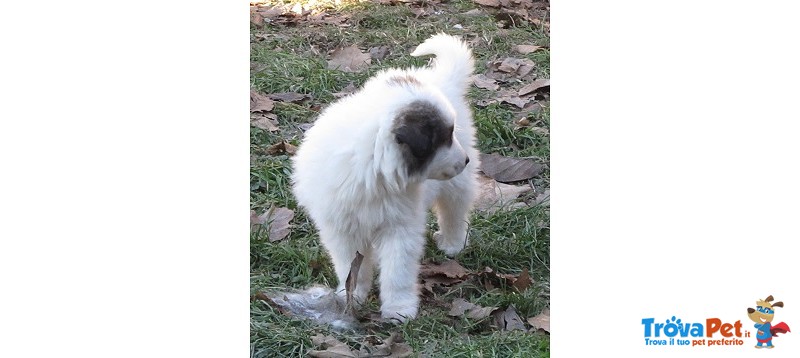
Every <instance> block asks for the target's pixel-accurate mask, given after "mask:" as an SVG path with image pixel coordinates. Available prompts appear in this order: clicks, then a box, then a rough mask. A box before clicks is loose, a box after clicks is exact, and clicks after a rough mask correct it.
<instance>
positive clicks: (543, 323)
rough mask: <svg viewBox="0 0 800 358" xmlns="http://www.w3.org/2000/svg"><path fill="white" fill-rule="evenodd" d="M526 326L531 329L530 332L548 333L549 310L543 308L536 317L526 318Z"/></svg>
mask: <svg viewBox="0 0 800 358" xmlns="http://www.w3.org/2000/svg"><path fill="white" fill-rule="evenodd" d="M528 324H530V325H531V326H532V327H533V328H531V332H533V331H536V330H537V329H541V330H543V331H545V332H547V333H550V309H549V308H545V309H543V310H542V312H541V313H539V314H538V315H536V316H534V317H531V318H528Z"/></svg>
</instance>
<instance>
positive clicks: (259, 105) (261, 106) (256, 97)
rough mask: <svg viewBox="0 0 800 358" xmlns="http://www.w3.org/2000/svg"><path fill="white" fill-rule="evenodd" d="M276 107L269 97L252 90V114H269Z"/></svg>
mask: <svg viewBox="0 0 800 358" xmlns="http://www.w3.org/2000/svg"><path fill="white" fill-rule="evenodd" d="M274 107H275V103H274V102H272V100H271V99H269V97H267V96H264V95H262V94H260V93H258V92H256V91H254V90H250V112H269V111H271V110H272V108H274Z"/></svg>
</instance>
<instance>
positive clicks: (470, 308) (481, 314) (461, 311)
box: [447, 298, 497, 319]
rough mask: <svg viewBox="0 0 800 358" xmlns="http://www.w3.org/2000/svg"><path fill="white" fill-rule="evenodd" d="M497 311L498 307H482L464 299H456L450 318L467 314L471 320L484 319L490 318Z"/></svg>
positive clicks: (449, 313)
mask: <svg viewBox="0 0 800 358" xmlns="http://www.w3.org/2000/svg"><path fill="white" fill-rule="evenodd" d="M496 309H497V307H482V306H479V305H476V304H473V303H470V302H467V300H465V299H463V298H456V299H455V300H453V303H452V306H451V308H450V312H448V313H447V315H448V316H453V317H459V316H463V315H465V314H466V316H467V317H469V318H471V319H482V318H486V317H489V315H491V314H492V312H494V311H495V310H496Z"/></svg>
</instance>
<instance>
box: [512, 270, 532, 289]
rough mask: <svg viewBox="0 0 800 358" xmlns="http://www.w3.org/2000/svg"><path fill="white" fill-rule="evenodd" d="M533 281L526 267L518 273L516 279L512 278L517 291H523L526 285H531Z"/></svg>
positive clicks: (526, 287)
mask: <svg viewBox="0 0 800 358" xmlns="http://www.w3.org/2000/svg"><path fill="white" fill-rule="evenodd" d="M532 283H533V279H531V274H530V273H529V272H528V268H527V267H526V268H523V269H522V272H520V273H519V276H517V278H516V280H514V283H513V286H514V288H516V289H517V290H518V291H519V292H522V291H525V290H527V289H528V287H530V286H531V284H532Z"/></svg>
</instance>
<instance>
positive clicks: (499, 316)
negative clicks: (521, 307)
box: [494, 305, 527, 331]
mask: <svg viewBox="0 0 800 358" xmlns="http://www.w3.org/2000/svg"><path fill="white" fill-rule="evenodd" d="M494 318H495V323H497V327H499V328H500V330H501V331H513V330H521V331H527V328H525V323H522V319H521V318H520V317H519V314H517V309H516V308H515V307H514V305H510V306H508V308H506V309H505V310H498V311H496V312H495V313H494Z"/></svg>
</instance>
